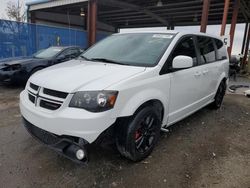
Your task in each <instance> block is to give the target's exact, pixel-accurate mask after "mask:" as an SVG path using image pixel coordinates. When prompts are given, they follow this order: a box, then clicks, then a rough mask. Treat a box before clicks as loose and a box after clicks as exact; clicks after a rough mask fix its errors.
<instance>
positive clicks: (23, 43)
mask: <svg viewBox="0 0 250 188" xmlns="http://www.w3.org/2000/svg"><path fill="white" fill-rule="evenodd" d="M106 36H107V34H106V33H98V35H97V40H101V39H103V38H104V37H106ZM57 45H61V46H80V47H82V48H86V47H87V32H86V31H82V30H77V29H70V28H58V27H52V26H44V25H36V24H29V23H19V22H13V21H6V20H0V59H2V58H9V57H19V56H30V55H32V54H33V53H35V52H37V51H39V50H41V49H44V48H48V47H49V46H57Z"/></svg>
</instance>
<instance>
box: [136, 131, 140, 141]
mask: <svg viewBox="0 0 250 188" xmlns="http://www.w3.org/2000/svg"><path fill="white" fill-rule="evenodd" d="M140 136H141V133H140V132H139V130H137V131H136V132H135V140H137V139H138V138H140Z"/></svg>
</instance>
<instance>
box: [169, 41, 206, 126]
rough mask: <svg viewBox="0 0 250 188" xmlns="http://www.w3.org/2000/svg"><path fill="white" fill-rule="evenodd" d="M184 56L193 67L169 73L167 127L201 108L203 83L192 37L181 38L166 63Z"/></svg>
mask: <svg viewBox="0 0 250 188" xmlns="http://www.w3.org/2000/svg"><path fill="white" fill-rule="evenodd" d="M179 55H185V56H189V57H192V58H193V67H191V68H187V69H181V70H177V71H172V72H171V73H170V82H171V89H170V99H169V118H168V125H170V124H173V123H175V122H177V121H179V120H180V119H182V118H184V117H186V116H188V115H189V114H191V113H192V112H194V111H195V110H197V109H198V108H199V107H200V106H201V99H202V98H203V96H202V93H203V92H202V90H203V89H204V88H203V83H202V72H201V67H200V66H197V65H198V58H197V49H196V47H195V40H194V37H193V36H186V37H184V38H182V39H181V40H180V41H179V42H178V44H177V46H176V47H175V48H174V50H173V52H172V54H171V55H170V58H169V60H168V63H169V64H170V67H172V61H173V59H174V58H175V57H176V56H179Z"/></svg>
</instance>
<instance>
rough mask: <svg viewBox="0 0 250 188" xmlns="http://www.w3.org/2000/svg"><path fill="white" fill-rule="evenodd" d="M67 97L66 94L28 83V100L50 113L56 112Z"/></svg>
mask: <svg viewBox="0 0 250 188" xmlns="http://www.w3.org/2000/svg"><path fill="white" fill-rule="evenodd" d="M67 96H68V93H66V92H62V91H56V90H52V89H48V88H43V87H40V86H37V85H35V84H33V83H31V82H30V83H29V89H28V99H29V101H30V102H31V103H33V104H34V105H35V106H37V107H41V108H44V109H47V110H52V111H54V110H58V109H59V108H60V107H61V106H62V104H63V103H64V100H65V99H66V98H67Z"/></svg>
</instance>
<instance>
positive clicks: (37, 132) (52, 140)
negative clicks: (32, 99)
mask: <svg viewBox="0 0 250 188" xmlns="http://www.w3.org/2000/svg"><path fill="white" fill-rule="evenodd" d="M24 125H25V127H26V129H27V130H28V131H29V133H30V134H31V135H32V136H34V137H35V138H37V139H38V140H40V141H41V142H43V143H44V144H47V145H54V144H57V143H58V142H59V141H60V140H61V139H60V137H59V136H57V135H54V134H52V133H49V132H47V131H45V130H43V129H40V128H38V127H36V126H34V125H32V124H31V123H30V122H28V121H27V120H26V119H24Z"/></svg>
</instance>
